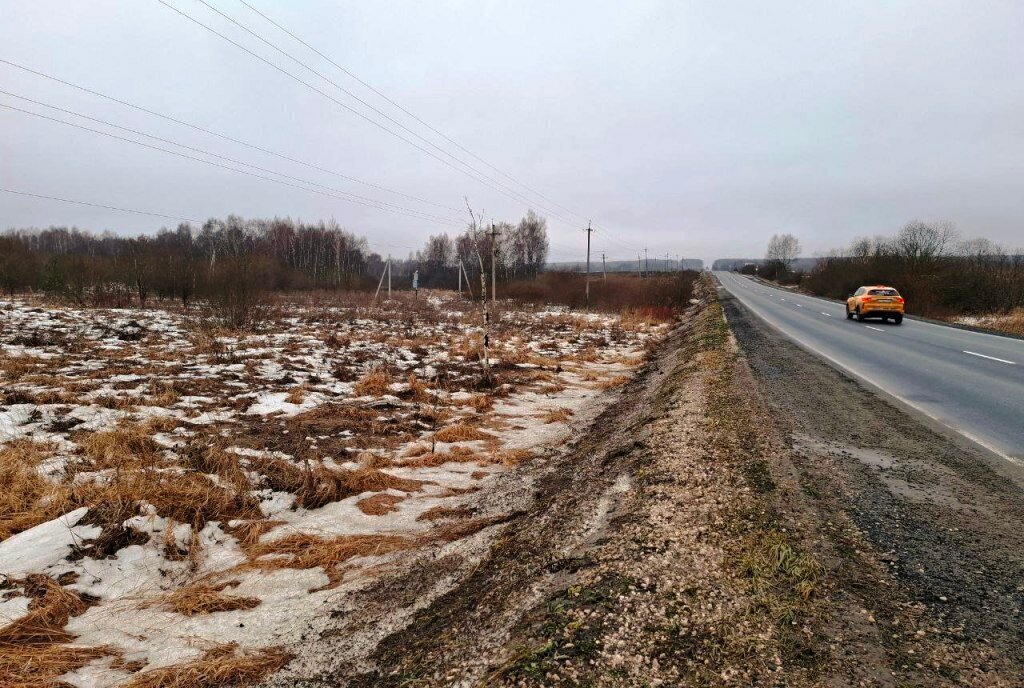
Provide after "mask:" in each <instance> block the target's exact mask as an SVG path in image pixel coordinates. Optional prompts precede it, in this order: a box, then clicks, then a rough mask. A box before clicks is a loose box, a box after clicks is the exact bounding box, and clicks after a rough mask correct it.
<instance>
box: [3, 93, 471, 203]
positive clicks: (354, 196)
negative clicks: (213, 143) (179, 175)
mask: <svg viewBox="0 0 1024 688" xmlns="http://www.w3.org/2000/svg"><path fill="white" fill-rule="evenodd" d="M0 94H2V95H6V96H11V97H13V98H18V99H19V100H24V101H27V102H29V103H33V104H35V105H41V106H43V107H45V108H50V109H51V110H57V111H58V112H63V113H64V114H66V115H72V116H74V117H81V118H82V119H86V120H89V121H90V122H96V123H97V124H102V125H104V126H108V127H112V128H114V129H120V130H121V131H126V132H128V133H130V134H135V135H136V136H143V137H145V138H147V139H152V140H154V141H159V142H161V143H167V144H170V145H172V146H178V147H179V148H183V149H185V150H189V151H192V152H194V153H200V154H202V155H208V156H210V157H213V158H217V159H218V160H224V161H226V162H230V163H232V164H235V165H241V166H243V167H249V168H251V169H254V170H259V171H260V172H266V173H268V174H274V175H277V176H279V177H283V178H285V179H291V180H292V181H296V182H300V183H302V184H309V185H310V186H316V187H319V188H321V189H326V190H328V191H333V192H335V193H338V194H342V195H343V196H345V197H346V198H348V199H351V200H353V201H355V200H359V201H364V202H366V203H372V204H374V207H377V206H380V207H381V209H390V210H395V211H401V212H413V213H417V214H421V215H423V216H424V217H428V218H433V219H438V220H445V221H451V222H458V220H456V219H455V218H443V217H440V216H434V215H428V214H426V213H421V212H420V211H418V210H413V209H410V208H404V207H402V206H398V205H394V204H392V203H387V202H385V201H378V200H377V199H375V198H368V197H366V196H360V195H358V194H353V193H349V192H348V191H345V190H343V189H335V188H334V187H330V186H325V185H323V184H320V183H318V182H314V181H310V180H308V179H303V178H301V177H294V176H292V175H289V174H284V173H283V172H277V171H276V170H271V169H267V168H265V167H260V166H259V165H253V164H251V163H247V162H245V161H243V160H236V159H235V158H229V157H227V156H224V155H219V154H217V153H213V152H211V151H207V150H203V149H202V148H196V147H194V146H188V145H185V144H183V143H178V142H177V141H172V140H170V139H165V138H162V137H160V136H155V135H153V134H147V133H146V132H144V131H139V130H137V129H131V128H129V127H123V126H121V125H120V124H114V123H113V122H108V121H107V120H104V119H98V118H96V117H90V116H89V115H83V114H82V113H80V112H75V111H74V110H67V109H65V108H62V107H58V106H56V105H51V104H49V103H44V102H42V101H40V100H34V99H32V98H27V97H25V96H20V95H18V94H17V93H10V92H9V91H4V90H2V89H0ZM22 112H25V113H28V111H27V110H23V111H22ZM28 114H31V113H28ZM57 121H60V120H57Z"/></svg>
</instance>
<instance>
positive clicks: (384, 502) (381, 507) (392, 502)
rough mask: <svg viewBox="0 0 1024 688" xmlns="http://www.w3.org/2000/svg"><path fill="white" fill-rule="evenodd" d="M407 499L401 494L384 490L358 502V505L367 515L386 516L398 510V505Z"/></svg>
mask: <svg viewBox="0 0 1024 688" xmlns="http://www.w3.org/2000/svg"><path fill="white" fill-rule="evenodd" d="M403 501H405V497H402V496H401V495H393V494H387V493H386V492H382V493H380V494H375V495H373V496H372V497H366V498H365V499H360V500H359V501H358V502H356V506H357V507H359V510H360V511H362V512H363V513H364V514H366V515H367V516H384V515H386V514H390V513H393V512H395V511H398V505H399V504H400V503H401V502H403Z"/></svg>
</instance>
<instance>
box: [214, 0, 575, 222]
mask: <svg viewBox="0 0 1024 688" xmlns="http://www.w3.org/2000/svg"><path fill="white" fill-rule="evenodd" d="M239 2H241V3H242V4H243V5H245V6H246V7H248V8H249V9H250V10H252V11H253V12H254V13H256V14H257V15H259V16H260V17H262V18H263V19H264V20H266V21H267V22H268V23H270V24H271V25H272V26H274V27H276V28H277V29H279V30H280V31H282V32H284V33H285V34H287V35H288V36H290V37H291V38H292V39H294V40H295V41H297V42H298V43H300V44H302V45H303V46H305V47H306V48H308V49H309V50H310V51H312V52H313V53H315V54H316V55H318V56H319V57H320V58H322V59H323V60H325V61H326V62H328V63H329V64H331V65H333V66H334V67H335V68H337V69H338V70H340V71H341V72H342V73H344V74H345V75H346V76H348V77H349V78H351V79H353V80H355V81H356V82H358V83H359V84H361V85H362V86H363V87H365V88H367V89H368V90H370V91H372V92H373V93H374V94H375V95H377V96H378V97H379V98H381V99H382V100H384V101H385V102H387V103H388V104H390V105H391V106H392V107H394V108H396V109H398V110H400V111H401V112H403V113H404V114H405V115H407V116H408V117H410V118H411V119H413V120H415V121H416V122H418V123H419V124H421V125H422V126H423V127H425V128H426V129H428V130H429V131H431V132H433V133H434V134H435V135H437V136H439V137H440V138H442V139H444V140H445V141H447V142H448V143H450V144H451V145H453V146H455V147H456V148H458V149H459V150H460V151H462V152H463V153H465V154H466V155H468V156H470V157H472V158H473V159H474V160H476V161H478V162H480V163H481V164H483V165H485V166H487V167H488V168H489V169H491V170H494V171H495V172H497V173H498V174H500V175H501V176H503V177H505V178H506V179H508V180H509V181H511V182H513V183H514V184H517V185H519V186H520V187H522V188H524V189H526V190H527V191H529V192H530V193H532V194H534V195H535V196H537V197H539V198H541V199H543V200H545V201H547V202H548V203H551V204H552V205H554V206H555V207H557V208H559V209H561V210H564V211H565V212H567V213H569V214H570V215H574V216H575V217H577V218H579V219H580V220H585V219H587V218H586V217H585V216H583V215H581V214H580V213H577V212H576V211H574V210H572V209H570V208H566V207H565V206H564V205H562V204H560V203H558V202H557V201H555V200H553V199H551V198H549V197H547V196H545V195H544V194H542V193H541V192H539V191H537V190H536V189H533V188H531V187H530V186H528V185H526V184H525V183H523V182H521V181H519V180H518V179H516V178H515V177H513V176H512V175H510V174H508V173H507V172H505V171H503V170H502V169H500V168H498V167H496V166H494V165H492V164H491V163H489V162H487V161H486V160H484V159H483V158H481V157H480V156H479V155H477V154H475V153H473V151H471V150H468V149H467V148H465V147H464V146H462V145H461V144H460V143H459V142H458V141H455V140H454V139H452V138H451V137H450V136H448V135H447V134H445V133H444V132H442V131H439V130H438V129H437V128H435V127H434V126H432V125H430V124H429V123H427V122H425V121H424V120H423V119H421V118H420V117H419V116H417V115H416V114H414V113H413V112H410V111H409V110H408V109H406V108H405V107H403V106H402V105H401V104H399V103H397V102H395V101H394V100H392V99H391V98H389V97H388V96H387V95H386V94H384V93H382V92H381V91H379V90H378V89H376V88H374V87H373V86H372V85H371V84H369V83H367V82H366V81H364V80H363V79H361V78H359V77H358V76H356V75H355V74H353V73H352V72H351V71H349V70H348V69H347V68H345V67H344V66H342V65H340V64H338V63H337V62H335V61H334V60H332V59H331V58H330V57H328V56H327V55H325V54H324V53H322V52H321V51H319V50H317V49H316V48H315V47H313V46H312V45H310V44H309V43H307V42H306V41H304V40H303V39H302V38H300V37H299V36H297V35H296V34H295V33H293V32H292V31H289V30H288V29H287V28H285V27H284V26H282V25H281V24H279V23H278V22H276V21H274V20H273V19H271V18H270V17H268V16H267V15H266V14H264V13H263V12H261V11H259V10H258V9H256V8H255V7H253V6H252V5H250V4H249V3H248V2H246V0H239ZM204 4H206V3H204Z"/></svg>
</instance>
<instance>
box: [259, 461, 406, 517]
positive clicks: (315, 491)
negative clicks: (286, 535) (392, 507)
mask: <svg viewBox="0 0 1024 688" xmlns="http://www.w3.org/2000/svg"><path fill="white" fill-rule="evenodd" d="M252 465H253V467H254V468H256V470H258V471H259V472H260V473H262V474H263V475H264V476H265V478H266V481H267V485H268V487H270V488H271V489H273V490H279V491H282V492H291V493H293V494H294V495H295V496H296V502H297V503H298V505H299V506H301V507H303V508H306V509H316V508H319V507H322V506H324V505H326V504H330V503H331V502H337V501H339V500H341V499H345V498H346V497H351V496H353V495H357V494H361V493H363V492H383V491H384V490H399V491H402V492H418V491H419V490H421V489H423V485H425V484H426V483H424V482H423V481H421V480H412V479H409V478H399V477H398V476H395V475H391V474H390V473H385V472H383V471H380V470H378V469H376V468H372V467H369V466H360V467H359V468H357V469H355V470H344V469H337V468H327V467H326V466H321V465H315V466H314V465H310V466H309V467H300V466H297V465H295V464H293V463H291V462H289V461H285V460H283V459H277V458H256V459H252Z"/></svg>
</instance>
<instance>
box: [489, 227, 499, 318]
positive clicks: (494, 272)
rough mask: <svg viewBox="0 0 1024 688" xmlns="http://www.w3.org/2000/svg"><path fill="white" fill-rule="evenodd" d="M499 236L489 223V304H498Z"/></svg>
mask: <svg viewBox="0 0 1024 688" xmlns="http://www.w3.org/2000/svg"><path fill="white" fill-rule="evenodd" d="M500 234H501V232H499V231H498V230H497V229H495V228H494V223H493V222H492V223H491V303H492V304H496V303H497V302H498V236H499V235H500Z"/></svg>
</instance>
